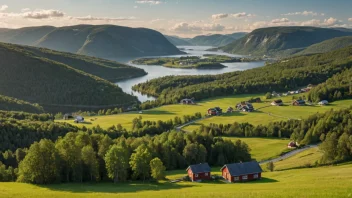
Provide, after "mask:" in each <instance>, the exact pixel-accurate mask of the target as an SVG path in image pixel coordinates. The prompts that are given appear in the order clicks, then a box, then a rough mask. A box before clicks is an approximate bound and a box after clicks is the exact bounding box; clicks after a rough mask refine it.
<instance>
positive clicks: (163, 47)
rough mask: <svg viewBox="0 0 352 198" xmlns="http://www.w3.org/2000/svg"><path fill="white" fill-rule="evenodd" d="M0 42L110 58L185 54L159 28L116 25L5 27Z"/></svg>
mask: <svg viewBox="0 0 352 198" xmlns="http://www.w3.org/2000/svg"><path fill="white" fill-rule="evenodd" d="M44 29H45V30H44ZM11 35H13V36H11ZM28 35H32V37H31V39H29V38H28V37H29V36H28ZM0 41H2V42H9V43H16V44H24V45H32V46H37V47H44V48H49V49H53V50H58V51H64V52H71V53H78V54H82V55H89V56H94V57H100V58H108V59H116V58H126V57H141V56H159V55H172V54H182V52H181V51H179V50H178V49H177V48H176V47H175V46H174V45H172V44H171V43H170V42H169V41H168V40H167V39H166V38H165V37H164V36H163V35H162V34H161V33H159V32H157V31H154V30H151V29H146V28H129V27H122V26H114V25H75V26H66V27H57V28H53V27H32V28H21V29H16V30H7V31H6V30H2V31H0Z"/></svg>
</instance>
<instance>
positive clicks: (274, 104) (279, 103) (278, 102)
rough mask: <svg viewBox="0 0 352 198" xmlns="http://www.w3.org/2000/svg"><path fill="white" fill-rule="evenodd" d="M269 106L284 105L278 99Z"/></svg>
mask: <svg viewBox="0 0 352 198" xmlns="http://www.w3.org/2000/svg"><path fill="white" fill-rule="evenodd" d="M271 105H273V106H282V105H284V103H283V102H282V100H281V99H278V100H274V101H273V102H271Z"/></svg>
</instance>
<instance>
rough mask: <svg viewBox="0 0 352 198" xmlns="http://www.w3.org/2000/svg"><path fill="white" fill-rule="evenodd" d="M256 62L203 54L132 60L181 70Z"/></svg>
mask: <svg viewBox="0 0 352 198" xmlns="http://www.w3.org/2000/svg"><path fill="white" fill-rule="evenodd" d="M252 61H258V60H257V59H252V58H243V57H230V56H226V55H213V54H205V55H203V57H200V56H184V57H158V58H140V59H136V60H133V61H132V63H133V64H136V65H161V66H164V67H169V68H181V69H222V68H225V67H226V66H225V65H223V64H221V63H235V62H252Z"/></svg>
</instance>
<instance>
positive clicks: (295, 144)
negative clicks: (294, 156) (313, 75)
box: [287, 141, 298, 148]
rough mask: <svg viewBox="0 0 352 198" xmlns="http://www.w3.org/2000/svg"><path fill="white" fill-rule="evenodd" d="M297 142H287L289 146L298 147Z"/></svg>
mask: <svg viewBox="0 0 352 198" xmlns="http://www.w3.org/2000/svg"><path fill="white" fill-rule="evenodd" d="M297 146H298V145H297V143H296V142H294V141H291V142H290V143H288V144H287V148H297Z"/></svg>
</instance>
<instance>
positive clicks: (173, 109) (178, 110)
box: [58, 94, 352, 131]
mask: <svg viewBox="0 0 352 198" xmlns="http://www.w3.org/2000/svg"><path fill="white" fill-rule="evenodd" d="M296 96H297V97H298V96H301V94H298V95H296ZM254 97H261V99H262V102H260V103H253V106H254V108H255V109H256V111H255V112H250V113H247V112H237V111H236V112H233V113H228V114H223V115H221V116H213V117H210V118H207V119H204V120H202V121H199V122H197V123H193V124H191V125H189V126H187V127H185V128H184V130H187V131H192V130H195V129H197V128H198V127H199V125H201V124H205V125H208V124H210V123H216V124H220V123H222V124H231V123H234V122H239V123H241V122H248V123H251V124H253V125H259V124H267V123H270V122H274V121H280V120H287V119H304V118H307V117H308V116H310V115H312V114H315V113H320V112H325V111H328V110H331V109H335V110H338V109H342V108H347V107H349V106H351V105H352V100H341V101H336V102H333V103H331V104H329V105H327V106H292V105H291V104H290V103H291V101H292V96H286V97H281V99H282V100H283V101H284V103H285V105H284V106H271V105H270V103H271V101H272V100H274V99H271V100H265V99H264V96H263V94H261V95H258V94H248V95H236V96H227V97H221V98H212V99H207V100H203V101H200V102H198V103H197V104H196V105H181V104H174V105H165V106H162V107H158V108H154V109H150V110H146V111H143V112H142V114H140V113H139V112H128V113H123V114H118V115H106V116H92V117H86V118H85V120H86V121H87V122H86V123H80V124H75V123H74V122H73V120H69V121H64V120H58V122H68V123H70V124H74V125H77V126H86V127H87V128H89V127H93V126H97V125H99V126H100V127H102V128H104V129H106V128H108V127H111V126H112V125H117V124H121V125H122V126H123V127H124V128H126V129H128V130H129V129H131V127H132V120H133V119H134V118H136V117H139V116H142V118H143V120H150V121H158V120H162V121H166V120H170V119H173V118H174V117H176V116H179V117H181V118H182V116H183V115H194V114H195V113H197V112H200V113H202V115H205V114H206V113H207V110H208V109H209V108H213V107H220V108H222V109H223V111H225V112H226V109H227V108H228V107H230V106H231V107H235V105H236V104H237V103H239V102H241V101H247V100H249V99H250V98H254Z"/></svg>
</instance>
